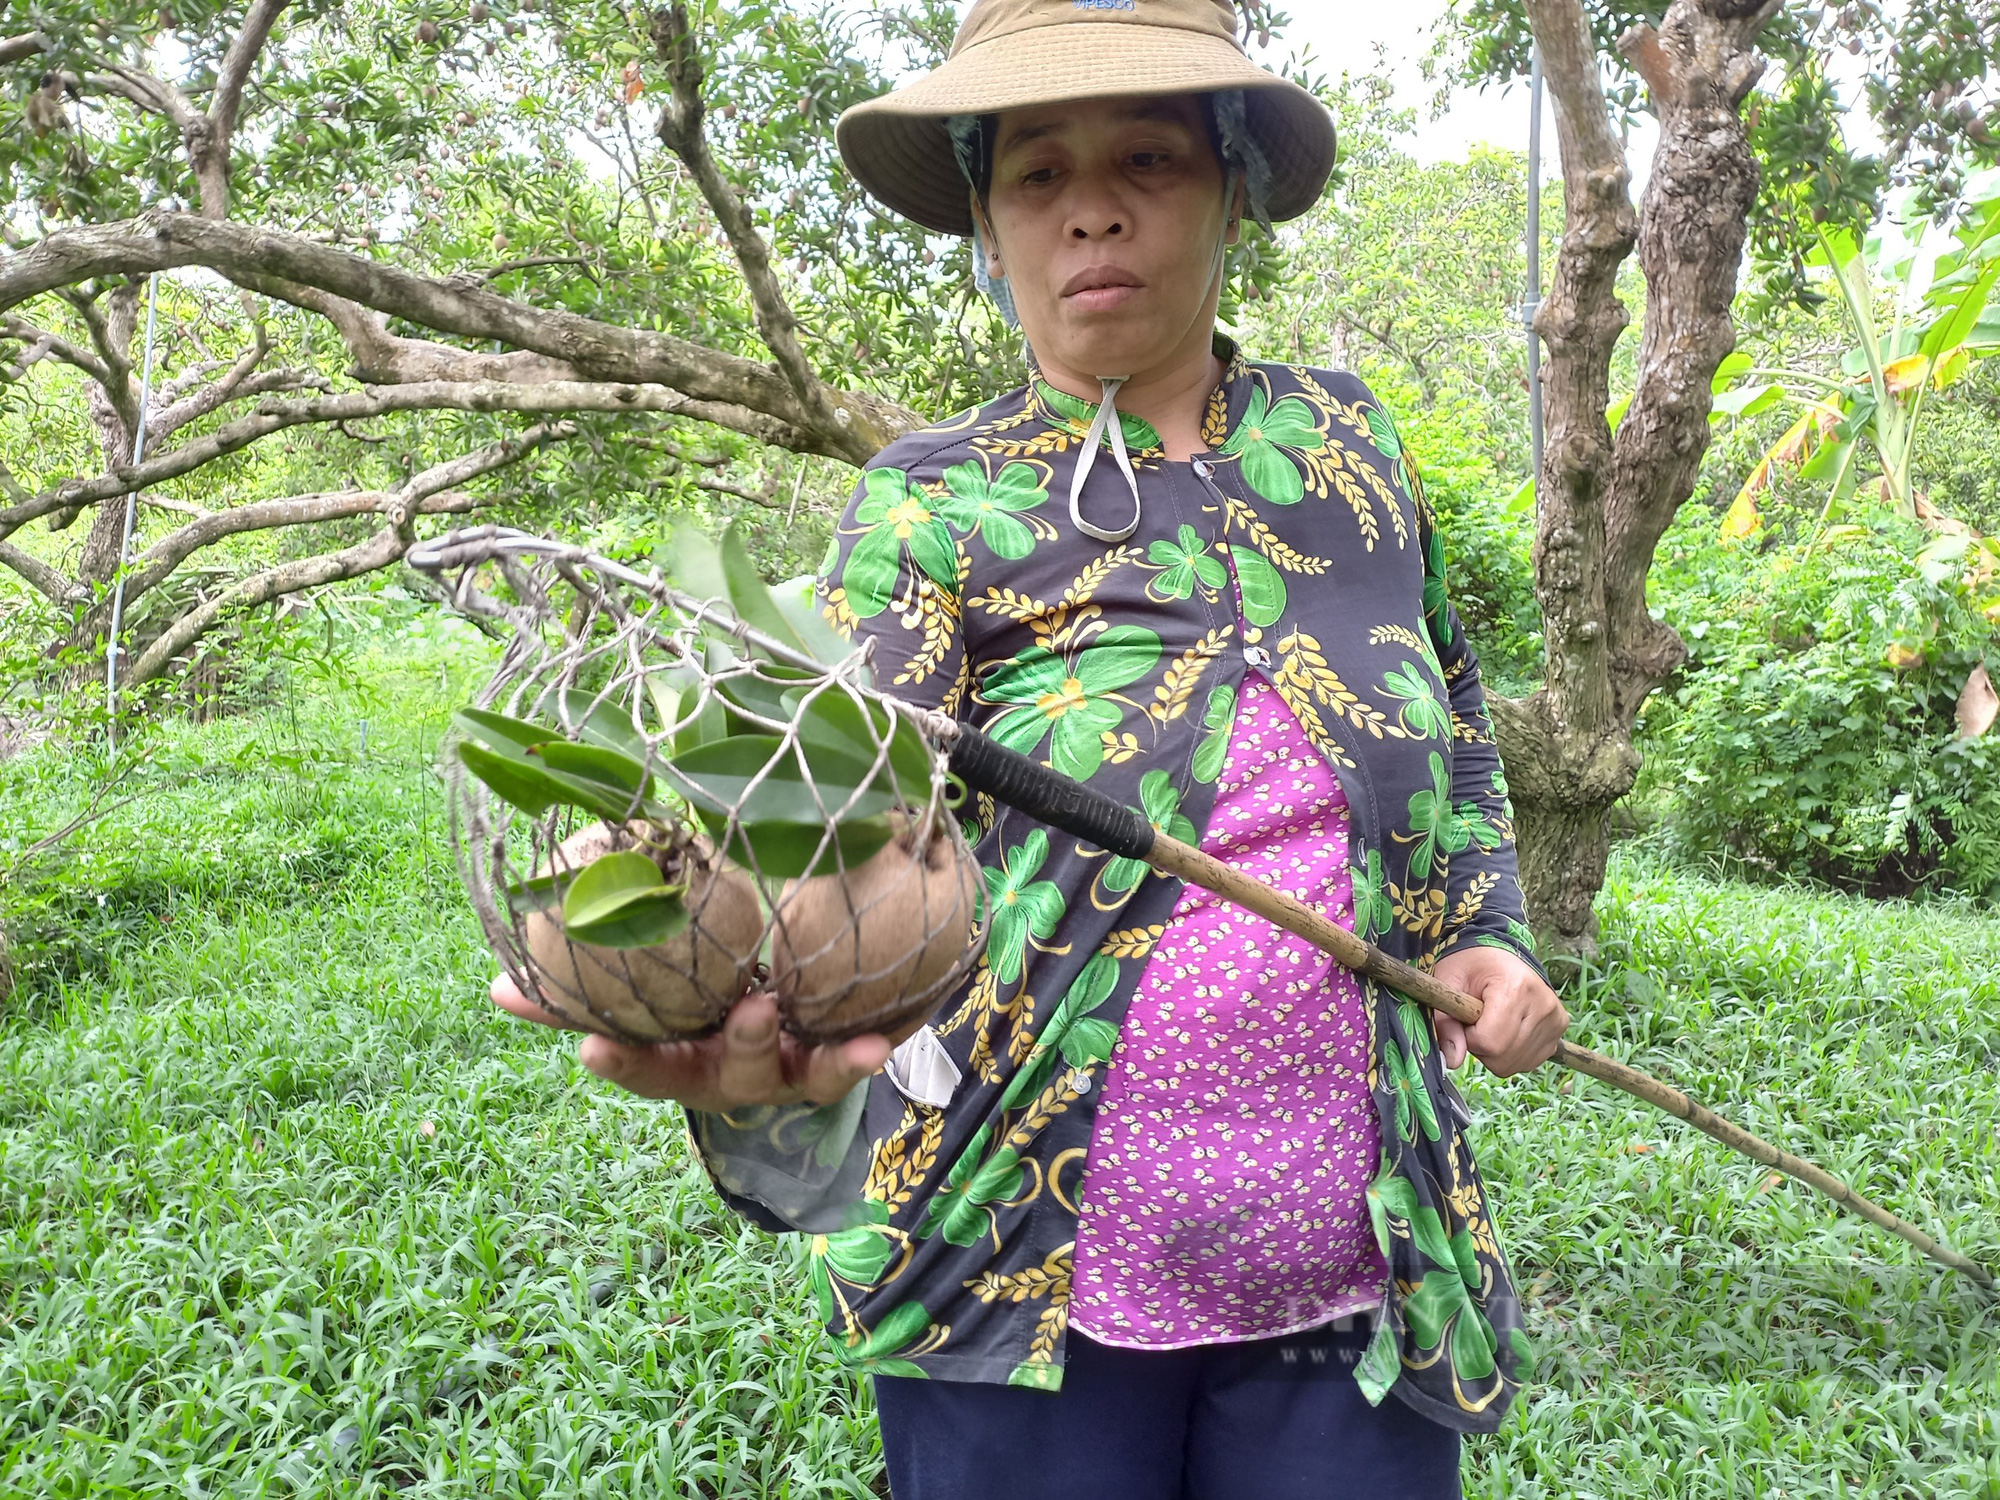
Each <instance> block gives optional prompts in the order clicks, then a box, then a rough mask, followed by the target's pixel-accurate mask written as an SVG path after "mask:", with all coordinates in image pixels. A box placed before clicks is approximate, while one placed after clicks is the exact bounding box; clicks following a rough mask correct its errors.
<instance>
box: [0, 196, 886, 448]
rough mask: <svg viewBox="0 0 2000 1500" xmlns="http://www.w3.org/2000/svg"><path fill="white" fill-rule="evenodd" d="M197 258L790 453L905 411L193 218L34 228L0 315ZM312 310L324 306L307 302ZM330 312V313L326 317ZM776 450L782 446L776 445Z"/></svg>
mask: <svg viewBox="0 0 2000 1500" xmlns="http://www.w3.org/2000/svg"><path fill="white" fill-rule="evenodd" d="M186 265H205V266H208V267H209V268H211V269H212V270H215V271H219V272H221V273H222V274H223V275H225V276H227V277H229V278H230V279H231V280H233V281H238V282H239V283H240V284H242V285H246V286H254V287H256V288H258V289H260V290H262V289H265V288H271V289H272V294H273V295H276V296H281V297H285V298H286V300H289V301H294V302H297V303H298V304H299V305H301V306H314V304H312V303H309V302H307V301H306V300H304V299H302V298H300V297H298V296H295V295H292V292H293V291H294V290H296V288H295V287H292V286H290V285H288V284H297V286H303V287H305V288H307V289H308V290H309V291H314V292H317V293H318V294H322V295H325V294H330V295H331V296H332V297H334V298H344V299H346V300H348V301H350V302H356V303H360V304H361V305H363V306H365V307H371V308H374V309H375V310H376V311H377V312H381V313H386V314H389V315H391V316H394V317H399V318H405V319H408V320H409V321H410V322H413V323H416V324H418V325H420V326H422V327H427V328H434V329H437V330H438V331H439V332H441V333H450V334H457V335H459V336H460V337H464V338H475V339H498V340H500V341H501V342H502V343H505V344H511V345H513V346H514V347H515V348H517V349H526V350H529V351H532V352H533V353H536V354H540V355H544V356H546V357H548V358H550V359H554V360H560V361H563V362H564V363H565V364H566V365H567V366H569V367H571V368H573V369H574V370H575V371H576V372H578V373H579V374H581V375H583V376H585V377H586V378H588V379H591V380H599V381H623V382H635V383H647V384H659V385H665V386H671V387H672V388H673V389H675V390H677V391H682V392H684V393H686V394H687V395H689V396H691V397H693V398H695V399H696V400H697V401H704V402H709V403H714V404H716V405H717V406H720V407H724V408H738V409H747V410H749V411H751V412H754V413H757V414H759V415H761V416H762V417H763V418H765V419H766V420H767V421H770V422H774V423H775V424H777V425H780V426H782V427H784V428H786V429H789V430H790V431H792V432H794V433H796V434H798V436H799V439H800V441H799V443H798V451H802V452H812V453H822V454H825V455H826V456H828V457H831V458H839V459H844V460H845V461H847V462H849V463H856V464H859V463H864V462H866V461H867V459H868V458H870V457H872V456H873V455H874V454H875V453H876V452H878V451H880V449H881V448H882V447H883V446H884V444H886V443H887V442H888V441H890V440H891V439H892V438H894V437H896V436H898V435H900V434H901V433H903V432H907V431H910V430H911V429H912V428H914V427H915V426H917V425H918V422H919V419H918V418H917V416H916V415H915V414H914V413H912V412H909V411H907V410H905V409H903V408H901V407H898V406H895V405H894V404H892V403H890V402H886V401H883V400H881V399H879V398H877V397H873V396H868V395H865V394H861V393H858V392H846V391H843V392H837V393H834V394H832V395H830V396H829V397H828V398H827V399H828V404H829V407H828V410H826V411H822V410H821V409H819V408H818V407H816V406H815V405H814V404H813V403H810V402H807V401H805V400H803V399H802V398H801V397H799V395H798V394H797V393H796V392H795V391H794V390H793V389H792V388H791V386H790V385H789V384H788V383H787V381H786V380H785V378H784V377H783V376H781V375H779V374H778V373H777V372H776V371H774V370H772V369H771V368H770V367H769V366H767V365H763V364H759V363H758V362H757V361H755V360H751V359H745V358H743V357H741V356H739V355H733V354H725V353H722V352H720V351H718V350H714V349H707V348H704V347H702V346H701V345H699V344H694V343H690V342H688V341H687V340H685V339H679V338H675V337H673V336H672V335H670V334H663V333H656V332H653V331H650V330H645V329H632V328H623V327H618V326H616V325H614V324H609V323H601V322H598V321H597V320H595V319H592V318H586V317H582V316H580V315H578V314H575V313H569V312H562V311H557V310H552V309H542V308H532V307H528V306H526V305H524V304H522V303H519V302H515V301H512V300H510V299H509V298H506V297H502V296H499V295H497V294H496V293H493V292H490V291H487V290H486V289H485V288H484V287H482V286H480V285H478V284H477V282H476V281H474V280H473V279H471V278H459V277H452V278H447V279H445V280H434V279H432V278H429V277H424V276H418V275H416V274H414V273H412V272H409V271H405V270H402V269H401V268H399V267H395V266H386V265H381V264H378V263H377V262H374V261H371V260H367V259H364V258H363V257H361V256H358V255H349V254H347V253H346V252H344V251H341V250H336V249H333V248H331V247H329V246H324V245H316V244H314V243H312V242H311V241H310V240H307V239H304V238H301V237H300V236H297V235H290V234H283V233H279V232H277V231H275V230H269V229H253V228H249V227H246V226H243V225H239V224H230V223H226V222H221V221H216V220H210V219H204V218H199V217H196V216H194V215H189V214H147V215H143V216H141V217H140V218H139V219H136V220H130V221H127V222H125V223H120V224H106V225H89V226H83V227H79V228H76V229H66V230H62V231H59V232H58V233H55V234H52V235H49V236H47V237H46V238H44V239H42V240H41V241H39V242H38V243H36V244H35V245H34V246H32V247H31V248H29V249H28V250H26V251H24V252H22V253H21V254H19V255H17V256H14V257H12V258H11V259H10V260H7V261H4V262H0V311H4V310H6V309H8V308H11V307H16V306H18V305H19V304H20V303H22V302H24V301H26V300H27V299H28V298H30V297H33V296H38V295H41V294H43V293H46V292H50V291H54V290H56V289H57V288H58V287H66V286H70V285H73V284H75V283H77V282H79V281H83V280H85V279H87V278H89V277H91V276H100V275H107V274H112V273H116V272H121V271H123V272H128V273H130V272H139V271H148V270H163V269H167V268H169V267H173V266H186ZM314 310H315V311H324V305H323V303H322V304H321V305H317V306H314ZM328 315H329V316H331V314H328ZM788 446H789V445H788Z"/></svg>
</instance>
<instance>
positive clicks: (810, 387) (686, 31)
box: [653, 0, 833, 422]
mask: <svg viewBox="0 0 2000 1500" xmlns="http://www.w3.org/2000/svg"><path fill="white" fill-rule="evenodd" d="M653 46H654V48H655V50H656V51H657V52H658V53H659V57H660V62H661V63H662V64H663V65H664V66H665V68H666V70H667V79H668V82H669V84H670V85H671V87H672V90H673V93H672V97H671V98H670V99H669V100H668V102H667V104H666V105H665V106H664V107H663V108H662V109H661V110H660V125H659V132H660V139H661V140H662V141H663V142H665V144H666V147H667V149H668V150H669V151H671V152H673V153H674V155H675V156H678V157H679V158H680V159H681V164H682V165H683V166H685V167H686V168H687V169H688V174H689V175H690V176H692V177H693V178H694V181H695V186H696V187H698V188H700V189H701V195H702V197H703V198H705V199H706V200H707V201H708V206H709V208H710V209H711V210H713V211H714V213H715V219H716V222H717V223H718V224H720V225H721V226H722V232H723V233H724V234H725V235H727V236H728V237H729V247H730V249H731V250H733V251H735V252H736V263H737V264H738V265H739V266H741V267H742V269H743V284H744V285H745V286H746V287H747V288H748V289H749V292H750V305H751V307H752V309H753V310H754V311H755V313H756V316H757V332H758V333H759V335H761V336H762V338H763V340H764V343H765V345H766V347H768V348H769V349H770V351H771V357H772V358H773V359H774V360H775V361H776V362H777V365H778V368H779V370H781V371H783V372H784V376H785V379H786V381H787V382H789V383H790V385H791V387H792V390H793V392H794V393H795V394H796V395H797V397H798V399H799V400H800V401H802V402H804V403H805V405H806V407H807V409H808V410H809V411H811V412H812V414H813V415H814V416H815V417H816V418H818V419H819V420H822V421H826V422H831V421H832V420H833V418H832V413H831V409H830V407H829V405H828V403H827V391H826V387H825V386H824V385H823V384H822V383H821V381H820V378H819V375H818V374H817V373H816V372H815V371H814V369H813V367H812V365H811V363H810V362H809V361H808V360H807V359H806V355H805V350H804V349H802V348H800V346H799V325H798V319H797V318H795V317H794V316H793V315H792V307H791V304H790V303H789V302H787V301H786V300H785V294H784V292H783V291H781V290H780V289H779V286H778V278H777V277H776V276H774V275H773V274H772V272H771V251H770V247H769V246H768V245H766V244H765V243H764V237H763V236H762V235H761V234H759V233H758V232H757V225H756V223H755V221H754V220H752V219H751V217H750V210H749V209H748V208H747V207H746V206H745V205H744V202H743V198H742V195H741V194H739V193H738V192H737V191H736V188H735V186H734V185H733V184H731V183H730V181H729V179H728V178H726V177H724V176H723V174H722V168H721V167H720V166H719V165H717V163H716V160H715V156H714V154H713V153H712V152H711V151H710V150H709V149H708V138H707V137H706V136H705V135H703V134H702V128H701V127H702V120H703V118H704V116H705V115H706V113H707V106H706V104H705V103H704V102H703V100H702V96H701V85H702V66H701V52H700V49H699V48H698V47H697V46H696V45H695V40H694V36H693V34H692V32H691V30H690V28H689V24H688V12H687V6H686V5H684V4H682V3H680V0H675V3H674V4H672V5H668V6H663V7H662V8H661V9H659V10H657V11H655V12H653Z"/></svg>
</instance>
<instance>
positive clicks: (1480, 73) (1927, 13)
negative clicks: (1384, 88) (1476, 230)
mask: <svg viewBox="0 0 2000 1500" xmlns="http://www.w3.org/2000/svg"><path fill="white" fill-rule="evenodd" d="M1583 10H1584V16H1585V20H1586V23H1587V25H1588V27H1589V29H1590V34H1591V37H1592V39H1593V41H1594V42H1595V44H1596V48H1597V53H1598V55H1599V56H1600V57H1601V58H1602V59H1603V60H1604V62H1605V65H1606V69H1605V70H1606V73H1607V80H1606V82H1607V89H1608V93H1609V97H1610V100H1611V104H1612V107H1613V110H1614V112H1615V113H1617V114H1619V115H1621V116H1623V117H1624V119H1626V120H1627V121H1629V120H1631V119H1632V118H1634V117H1635V116H1636V115H1637V114H1638V113H1639V112H1640V111H1641V110H1642V109H1643V108H1644V107H1645V102H1644V95H1645V90H1644V86H1643V84H1642V83H1641V81H1640V79H1639V77H1638V75H1637V74H1636V73H1635V72H1634V71H1633V70H1632V69H1631V67H1630V65H1629V64H1628V63H1627V61H1626V60H1625V58H1624V55H1623V53H1622V51H1621V50H1620V48H1619V45H1618V43H1619V39H1620V38H1621V37H1622V36H1624V34H1625V33H1626V32H1627V30H1629V29H1630V28H1631V27H1633V26H1635V25H1641V24H1656V23H1658V22H1659V21H1660V20H1661V19H1662V17H1664V15H1665V14H1666V11H1667V4H1666V0H1584V5H1583ZM1759 47H1760V50H1762V51H1763V52H1764V53H1765V54H1766V55H1767V56H1769V57H1770V58H1771V59H1772V60H1773V61H1774V62H1775V63H1776V66H1775V67H1773V68H1772V69H1771V70H1770V72H1769V73H1768V75H1767V76H1766V79H1765V80H1764V83H1763V85H1762V86H1761V88H1760V90H1759V91H1758V92H1757V93H1755V94H1753V95H1752V96H1751V100H1750V103H1749V105H1748V114H1749V121H1750V133H1751V142H1752V146H1753V148H1754V149H1755V150H1756V152H1757V157H1758V163H1759V165H1760V167H1761V168H1762V180H1761V185H1760V189H1759V195H1758V201H1757V205H1756V207H1755V209H1754V210H1753V211H1752V215H1751V248H1752V253H1753V256H1754V258H1755V261H1756V263H1757V270H1758V273H1759V277H1760V280H1761V282H1762V288H1763V293H1764V296H1765V297H1766V299H1776V300H1787V299H1795V298H1800V297H1809V296H1810V295H1811V293H1810V291H1809V289H1808V287H1807V283H1806V278H1805V274H1804V266H1803V257H1804V255H1805V253H1806V252H1807V251H1808V250H1809V249H1810V248H1811V242H1812V239H1813V236H1814V235H1815V234H1816V233H1817V232H1818V231H1819V230H1821V229H1828V230H1834V229H1846V230H1849V231H1850V232H1853V233H1856V234H1859V233H1860V232H1862V231H1863V230H1865V229H1866V228H1867V226H1868V224H1869V223H1870V222H1871V221H1872V220H1873V219H1874V217H1875V214H1876V212H1877V210H1878V209H1879V207H1880V203H1881V194H1882V191H1883V189H1884V187H1885V186H1886V185H1887V184H1888V183H1889V182H1890V181H1891V180H1892V178H1902V179H1909V180H1913V181H1915V182H1916V183H1918V184H1919V185H1920V186H1921V187H1922V189H1923V191H1924V193H1925V195H1926V197H1927V199H1928V200H1929V201H1930V202H1931V203H1933V204H1939V205H1944V204H1949V203H1950V202H1951V201H1952V200H1953V198H1954V197H1955V196H1956V195H1957V193H1958V191H1959V189H1960V187H1961V185H1962V183H1963V180H1964V177H1965V174H1966V172H1967V171H1968V170H1969V169H1970V168H1971V167H1974V166H1979V165H1988V164H1991V163H1992V162H1993V161H1994V160H1995V156H1996V152H2000V103H1996V102H1995V100H1994V97H1993V94H1992V90H1991V89H1990V88H1988V87H1987V86H1986V80H1987V79H1988V77H1989V74H1990V70H1991V67H1992V59H1993V57H1994V56H1995V55H1996V53H2000V8H1996V7H1995V6H1994V5H1993V4H1992V3H1991V0H1917V3H1914V4H1908V5H1895V6H1885V5H1872V4H1868V5H1843V6H1839V7H1832V6H1795V5H1787V6H1781V7H1779V8H1778V10H1777V12H1776V13H1775V15H1774V16H1773V17H1772V19H1771V21H1770V23H1769V24H1768V25H1767V26H1766V27H1765V30H1764V33H1763V35H1762V37H1761V38H1760V41H1759ZM1531 53H1532V36H1531V34H1530V31H1529V28H1528V20H1527V9H1526V6H1525V5H1524V4H1523V3H1522V0H1452V4H1451V6H1450V9H1449V11H1448V13H1447V17H1446V20H1445V23H1444V25H1443V26H1442V27H1441V28H1440V29H1439V33H1438V40H1437V43H1436V45H1435V47H1434V49H1433V52H1432V55H1431V58H1430V66H1431V68H1432V70H1433V72H1434V74H1435V75H1436V76H1438V77H1440V78H1441V79H1442V80H1443V81H1446V82H1449V83H1457V84H1470V85H1478V86H1486V85H1489V84H1494V83H1511V82H1516V81H1519V80H1521V79H1525V78H1526V77H1527V76H1528V67H1529V58H1530V55H1531ZM1836 53H1848V54H1853V55H1856V56H1860V57H1862V58H1864V59H1865V61H1866V69H1867V71H1866V75H1865V76H1866V82H1865V85H1864V92H1865V94H1866V99H1867V108H1868V112H1869V114H1870V115H1871V116H1872V117H1873V121H1874V124H1875V126H1876V128H1877V130H1879V131H1880V133H1881V135H1882V137H1883V141H1884V150H1883V153H1882V154H1881V155H1880V156H1879V157H1878V156H1875V155H1873V154H1871V153H1867V152H1863V151H1856V150H1855V149H1854V148H1853V147H1852V146H1851V145H1850V144H1849V142H1848V141H1847V139H1846V136H1845V132H1843V131H1842V129H1841V128H1840V124H1839V115H1840V113H1841V112H1842V111H1841V110H1840V109H1839V108H1838V106H1837V102H1836V100H1835V99H1834V96H1833V94H1832V92H1831V90H1830V88H1829V86H1828V65H1829V63H1830V62H1831V61H1832V60H1833V58H1834V57H1835V55H1836ZM1843 61H1844V59H1843Z"/></svg>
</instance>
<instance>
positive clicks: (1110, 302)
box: [1061, 266, 1140, 312]
mask: <svg viewBox="0 0 2000 1500" xmlns="http://www.w3.org/2000/svg"><path fill="white" fill-rule="evenodd" d="M1139 290H1140V282H1139V278H1138V277H1136V276H1134V275H1133V274H1132V273H1131V272H1129V271H1125V270H1121V269H1119V268H1118V267H1117V266H1086V267H1085V268H1084V269H1083V270H1081V271H1079V272H1077V273H1076V275H1074V276H1072V277H1070V279H1069V280H1068V281H1067V282H1065V283H1064V284H1063V289H1062V293H1061V296H1062V300H1063V301H1064V302H1065V303H1066V304H1068V305H1069V306H1070V307H1073V308H1076V309H1077V310H1078V311H1079V312H1109V311H1111V310H1112V309H1113V308H1117V307H1123V306H1124V305H1125V304H1126V303H1127V302H1130V301H1131V300H1132V299H1133V298H1134V297H1136V296H1137V295H1138V294H1139Z"/></svg>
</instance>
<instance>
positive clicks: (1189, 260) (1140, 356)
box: [987, 94, 1223, 379]
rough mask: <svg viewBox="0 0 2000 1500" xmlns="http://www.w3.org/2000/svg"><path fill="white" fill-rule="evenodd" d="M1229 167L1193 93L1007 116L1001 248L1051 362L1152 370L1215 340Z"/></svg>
mask: <svg viewBox="0 0 2000 1500" xmlns="http://www.w3.org/2000/svg"><path fill="white" fill-rule="evenodd" d="M1222 183H1223V172H1222V164H1221V162H1220V161H1218V160H1217V158H1216V154H1215V148H1214V147H1213V146H1212V145H1211V144H1210V142H1209V137H1208V130H1207V124H1206V120H1205V117H1204V114H1203V110H1202V105H1201V101H1200V100H1199V99H1198V98H1196V97H1195V96H1194V95H1191V94H1181V95H1170V96H1162V97H1157V98H1148V99H1088V100H1082V101H1078V102H1072V103H1066V104H1058V105H1050V106H1047V107H1045V108H1041V109H1021V110H1010V111H1008V112H1007V113H1005V114H1003V115H1001V116H1000V117H999V129H998V134H997V135H996V137H995V140H994V149H993V183H992V190H991V192H990V194H989V195H988V199H987V212H988V215H989V223H988V227H989V229H990V230H991V235H990V240H991V247H990V248H991V251H992V254H993V258H994V260H995V261H996V262H997V265H996V266H995V267H994V270H995V271H996V273H998V274H1004V275H1005V276H1006V278H1007V285H1008V287H1009V289H1010V290H1011V291H1012V292H1013V294H1014V306H1015V309H1016V310H1017V311H1018V312H1019V314H1020V318H1021V328H1022V331H1023V332H1024V333H1025V334H1026V335H1027V338H1028V342H1029V344H1030V345H1032V346H1033V348H1034V351H1035V356H1036V358H1037V359H1038V360H1039V361H1040V362H1041V363H1042V365H1043V367H1044V368H1045V369H1048V370H1059V371H1063V372H1067V373H1071V374H1073V375H1078V376H1085V377H1093V378H1095V377H1103V376H1126V377H1131V378H1135V379H1144V378H1145V377H1146V376H1147V375H1148V374H1149V373H1150V372H1156V371H1161V370H1163V369H1165V368H1166V367H1168V366H1170V365H1171V364H1173V363H1174V362H1175V361H1176V360H1178V359H1181V358H1185V357H1187V355H1188V352H1189V350H1190V349H1194V350H1196V351H1197V353H1198V354H1199V355H1200V356H1204V357H1205V356H1206V354H1207V352H1208V346H1209V339H1210V333H1211V330H1212V328H1213V325H1214V322H1215V303H1216V295H1217V293H1218V291H1219V289H1220V288H1219V281H1218V278H1217V276H1216V258H1217V247H1218V245H1219V244H1220V242H1221V240H1222V235H1223V202H1222Z"/></svg>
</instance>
